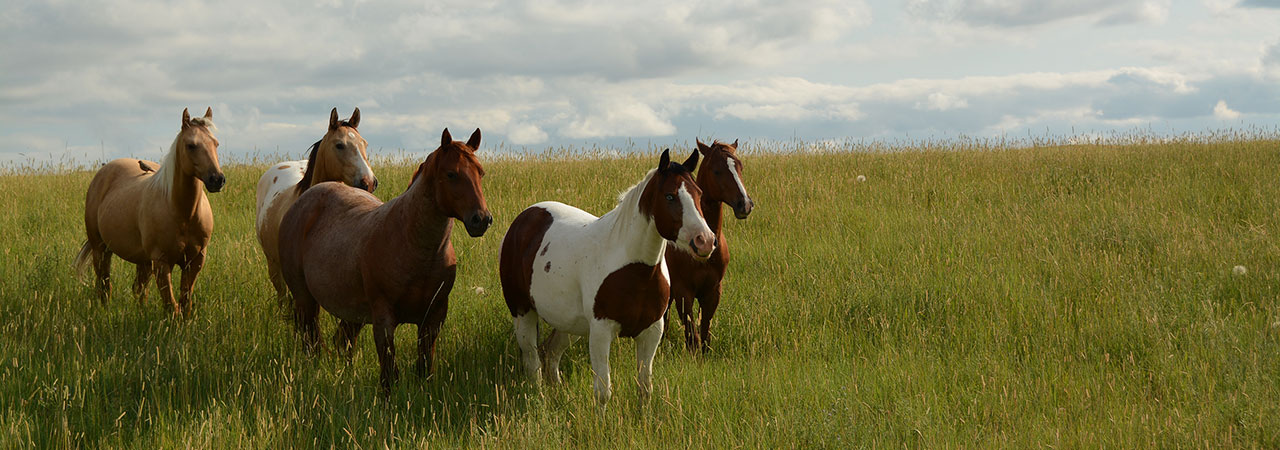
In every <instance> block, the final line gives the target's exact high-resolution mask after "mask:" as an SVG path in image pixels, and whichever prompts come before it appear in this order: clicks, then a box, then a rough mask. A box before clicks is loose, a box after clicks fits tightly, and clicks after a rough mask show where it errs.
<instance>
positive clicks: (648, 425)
mask: <svg viewBox="0 0 1280 450" xmlns="http://www.w3.org/2000/svg"><path fill="white" fill-rule="evenodd" d="M482 159H484V158H482ZM744 159H745V164H746V167H745V180H744V181H745V182H746V184H747V187H748V189H749V190H750V192H751V194H752V196H753V197H754V198H755V200H756V203H757V209H756V211H755V212H754V213H753V214H752V216H751V217H750V218H749V219H747V220H745V221H736V220H733V219H732V218H731V217H730V218H728V219H727V223H726V230H725V231H726V233H727V235H728V238H729V242H730V248H731V250H732V252H733V261H732V264H731V267H730V271H729V275H728V279H727V280H726V283H725V286H726V287H725V293H724V294H725V295H724V300H723V302H722V304H721V306H720V310H719V312H718V313H717V316H716V321H715V323H714V324H713V330H714V331H715V333H716V334H715V341H714V343H713V347H714V350H713V352H711V353H710V354H707V355H704V356H691V355H689V354H687V353H686V352H685V351H684V350H683V338H682V336H681V330H680V325H679V322H678V321H676V320H674V318H673V320H672V321H671V322H669V324H668V328H667V333H666V337H665V338H664V340H663V343H662V346H661V347H660V349H659V351H658V357H657V361H656V362H655V370H654V374H655V395H654V397H653V398H652V400H651V401H650V402H648V403H641V402H640V401H639V399H638V396H637V389H636V387H635V382H634V377H635V364H634V356H633V355H634V344H633V343H632V342H631V341H630V340H629V339H623V340H619V341H618V342H617V343H615V345H614V353H613V357H612V361H613V367H614V372H613V373H614V386H615V388H614V398H613V402H612V403H611V404H610V405H609V408H608V410H607V411H606V412H604V413H603V414H600V413H598V412H597V410H596V409H595V407H594V400H593V399H592V395H591V369H590V364H589V361H588V357H587V354H586V353H587V348H586V347H587V346H586V343H585V340H579V341H578V342H576V343H575V344H574V345H573V346H572V347H571V348H570V350H569V352H568V353H567V354H566V356H565V360H564V362H563V366H562V368H563V370H564V372H565V376H566V382H565V384H564V385H563V386H562V387H558V388H548V389H545V390H544V391H543V392H542V393H541V394H539V393H538V392H537V391H535V390H534V389H533V388H532V387H531V386H530V385H529V384H527V383H525V382H524V379H523V375H522V369H521V368H520V365H519V351H518V348H517V346H516V344H515V341H514V339H513V338H512V335H511V328H512V326H511V321H510V316H509V315H508V313H507V312H506V307H505V304H504V303H503V300H502V297H501V289H500V286H499V283H498V273H497V261H498V250H499V247H500V244H501V240H502V236H503V234H504V233H505V231H506V228H507V225H508V224H509V223H510V221H511V220H512V219H513V218H514V217H515V216H516V214H518V212H519V211H520V210H521V209H523V208H524V207H525V206H527V205H529V204H532V203H534V202H537V201H541V200H560V201H563V202H566V203H570V204H574V205H577V206H580V207H582V208H584V209H586V210H588V211H590V212H593V213H595V214H597V215H598V214H602V213H604V212H606V211H607V210H608V209H611V208H612V207H613V205H614V202H615V196H616V194H617V193H618V192H619V191H621V190H623V189H625V188H626V187H628V186H630V185H631V184H633V183H635V182H636V181H637V180H638V179H639V178H640V176H641V175H642V174H643V172H644V171H645V170H647V169H648V168H649V167H650V166H652V165H654V164H656V157H624V158H621V159H607V158H585V159H575V158H573V157H571V156H563V155H561V156H555V157H545V158H532V159H529V160H523V161H522V160H514V159H506V160H497V161H495V160H491V159H484V160H485V161H486V170H487V171H488V176H487V177H486V178H485V180H484V189H485V194H486V196H487V198H488V201H489V205H490V208H491V210H492V212H493V213H494V216H495V224H494V227H492V228H490V230H489V232H488V234H486V235H485V236H484V237H482V238H477V239H473V238H469V237H467V236H466V234H465V233H464V232H462V231H461V230H460V229H455V235H454V245H455V246H456V247H457V251H458V258H459V273H458V281H457V284H456V287H455V289H454V291H453V293H452V296H451V304H450V313H449V318H448V320H447V321H446V322H445V324H444V327H443V330H442V335H441V337H440V341H439V348H438V352H437V357H436V365H437V371H436V375H435V376H434V377H432V378H429V379H421V378H418V377H416V376H414V375H413V374H412V370H409V369H410V368H411V367H412V358H413V354H414V352H415V349H416V341H415V339H414V331H415V330H414V327H412V326H404V327H401V328H400V330H399V333H398V334H397V347H398V350H399V351H398V357H399V358H398V362H399V364H400V366H401V368H402V370H405V376H404V377H402V379H401V381H400V384H399V385H398V386H397V387H396V388H395V390H394V391H393V393H392V395H391V396H390V398H389V399H385V398H382V397H381V396H379V395H378V391H377V382H378V370H377V357H376V353H375V351H374V349H373V342H372V335H371V333H368V332H366V333H364V334H363V335H362V336H361V338H360V341H359V348H358V349H357V351H356V356H355V358H354V361H353V363H351V364H347V363H346V362H345V361H344V360H343V359H341V358H340V357H338V356H335V355H331V354H326V355H320V356H317V357H312V356H310V355H308V354H307V353H306V352H305V351H303V349H302V348H301V344H300V341H299V339H298V338H297V337H296V334H295V333H294V330H293V327H292V324H291V323H290V322H289V321H287V320H286V319H285V318H284V316H283V315H282V313H281V312H280V311H279V310H277V309H276V308H275V306H274V299H273V294H272V293H271V289H270V287H269V284H268V283H267V280H266V276H265V273H264V272H265V263H264V262H263V259H262V256H261V253H260V250H259V249H258V244H257V241H256V239H255V238H254V234H253V217H254V212H253V202H254V199H253V195H254V194H253V191H254V185H255V183H256V182H257V178H258V176H259V175H260V174H261V173H262V171H263V170H264V169H265V167H266V166H265V165H252V164H240V165H231V166H228V167H224V169H225V171H226V173H227V177H228V184H227V187H226V188H225V189H224V190H223V192H222V193H219V194H214V195H212V196H211V197H210V202H211V203H212V204H213V208H214V210H215V211H214V214H215V219H216V226H215V230H214V237H213V241H212V243H211V247H210V249H209V257H208V261H207V263H206V266H205V269H204V271H203V273H202V274H201V278H200V280H199V281H198V283H197V287H196V300H195V302H196V313H195V317H194V319H192V320H189V321H180V320H174V319H171V318H169V317H168V316H167V314H166V313H165V312H164V311H163V309H162V307H161V306H160V304H159V302H158V300H157V297H158V296H157V295H156V293H155V292H154V289H155V288H154V287H153V288H152V289H153V292H152V294H151V296H150V300H149V303H147V304H144V305H141V306H140V305H138V304H137V303H136V302H135V301H134V300H133V299H132V298H131V296H130V295H129V293H128V287H127V286H128V285H129V283H131V282H132V280H133V267H132V265H131V264H128V263H125V262H123V261H121V260H119V259H117V260H116V261H115V263H114V265H113V268H114V272H113V278H114V280H115V292H114V298H113V299H112V301H111V303H110V304H108V305H107V306H105V307H103V306H101V305H98V304H96V301H95V300H94V298H95V296H94V295H93V294H92V292H91V291H90V289H89V288H88V287H86V286H84V285H82V284H80V283H79V282H78V281H76V279H75V278H74V276H73V273H72V270H71V261H72V259H73V257H74V256H75V253H76V251H77V250H78V249H79V246H80V244H81V242H82V240H83V239H84V225H83V208H84V191H85V189H86V187H87V186H88V182H89V180H90V178H91V177H92V173H91V172H85V171H77V172H71V173H62V174H24V173H16V172H15V173H12V174H10V175H5V176H0V211H3V214H0V252H2V253H0V443H3V445H2V446H10V445H19V446H26V443H34V444H35V445H37V446H87V447H99V446H111V447H143V448H151V447H155V446H164V447H173V446H184V447H185V446H196V447H209V446H213V447H231V446H246V445H247V446H253V447H265V446H273V447H274V446H279V445H284V446H304V447H329V446H341V447H350V446H357V445H358V446H361V447H370V446H377V447H381V446H382V444H384V443H385V444H389V445H392V446H397V445H399V446H406V447H417V446H421V445H422V444H425V443H431V444H445V445H451V446H452V445H459V444H462V445H484V446H494V447H517V448H528V447H559V446H562V445H564V444H569V445H574V446H587V447H607V448H615V447H618V446H621V447H623V448H635V447H644V448H650V447H683V446H697V447H729V446H768V447H776V446H785V447H840V448H847V447H851V446H858V447H861V446H874V447H888V446H894V447H897V446H903V445H906V446H913V447H915V446H921V447H928V448H935V447H942V446H981V447H986V446H990V445H996V446H1016V447H1024V446H1030V445H1037V446H1039V445H1046V446H1054V447H1062V446H1066V447H1079V446H1090V447H1094V446H1106V447H1115V446H1124V447H1133V446H1138V447H1152V446H1161V447H1191V446H1205V445H1208V446H1210V447H1232V446H1239V447H1257V446H1260V447H1277V446H1280V272H1278V271H1277V268H1280V248H1278V244H1280V214H1278V213H1277V212H1278V211H1280V195H1278V194H1280V183H1277V174H1278V173H1280V144H1278V143H1277V142H1275V141H1269V140H1243V141H1232V142H1219V143H1212V142H1210V143H1205V142H1190V141H1186V142H1168V143H1153V144H1145V145H1126V146H1108V145H1085V146H1065V147H1042V148H1035V149H1023V150H999V151H984V150H981V149H979V150H969V151H943V150H920V151H904V152H894V153H829V154H828V153H817V154H807V153H798V152H783V153H775V152H768V151H756V152H751V153H748V154H747V155H745V156H744ZM415 165H416V163H413V162H407V161H406V162H400V163H388V164H380V165H376V166H375V170H376V171H377V173H378V176H379V178H380V180H381V183H382V185H381V187H380V189H379V191H378V193H377V194H378V196H379V197H382V198H384V199H387V198H390V197H391V196H394V195H398V194H399V193H400V192H402V191H403V190H404V188H405V185H406V184H407V183H408V180H409V175H410V173H411V171H412V169H413V167H414V166H415ZM857 175H865V176H866V181H865V182H858V181H857V180H856V178H855V177H856V176H857ZM459 228H460V227H459ZM1237 265H1240V266H1244V267H1245V268H1246V269H1247V273H1246V274H1244V275H1235V274H1233V271H1232V268H1233V267H1234V266H1237ZM153 286H154V284H153ZM476 288H480V289H476ZM322 316H323V322H322V324H323V325H324V326H325V328H324V330H323V331H324V332H325V333H326V335H327V334H329V333H331V330H332V327H333V321H332V319H331V318H330V317H328V316H327V315H324V314H322Z"/></svg>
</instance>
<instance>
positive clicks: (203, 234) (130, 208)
mask: <svg viewBox="0 0 1280 450" xmlns="http://www.w3.org/2000/svg"><path fill="white" fill-rule="evenodd" d="M214 130H215V127H214V126H213V108H209V109H207V110H205V113H204V117H196V118H192V117H191V115H190V113H188V112H187V110H186V109H183V110H182V131H179V132H178V137H176V138H174V139H173V145H170V146H169V153H168V154H167V155H166V156H165V158H164V163H162V164H159V165H158V168H157V164H156V163H154V162H151V161H140V160H137V159H133V158H120V159H116V160H113V161H111V162H109V163H107V164H106V165H104V166H103V167H102V169H100V170H98V173H97V174H96V175H94V176H93V181H92V182H90V183H89V193H88V195H86V196H85V205H84V226H85V231H87V233H88V237H89V239H88V241H86V242H85V243H84V245H83V246H81V247H80V254H79V255H77V256H76V267H77V269H78V270H79V271H80V272H81V273H83V272H84V266H85V264H87V263H89V262H92V263H93V270H94V272H95V274H96V280H97V287H98V296H99V297H100V298H101V299H102V302H103V303H106V301H107V298H108V297H109V296H110V295H111V255H112V254H113V253H114V254H116V255H120V257H121V258H123V259H124V260H125V261H129V262H131V263H134V264H137V265H138V272H137V278H136V279H135V280H134V283H133V294H134V295H135V296H137V297H138V302H139V303H142V302H143V301H144V300H145V299H146V294H147V283H148V281H149V280H150V278H151V274H152V272H153V271H154V272H155V276H156V285H157V286H159V288H160V297H161V299H162V300H163V301H164V304H165V305H167V306H169V307H170V308H171V309H172V310H173V313H174V314H175V315H177V314H188V315H189V314H190V312H191V290H192V288H193V287H194V286H195V282H196V275H197V274H199V273H200V268H201V267H203V266H204V253H205V246H206V245H208V243H209V235H210V234H212V233H213V211H212V210H211V209H209V199H208V198H206V197H205V194H204V189H208V190H209V192H218V191H219V190H221V189H222V185H223V184H225V183H226V181H227V179H226V177H225V176H223V175H222V169H221V168H220V167H219V166H218V139H217V138H215V137H213V131H214ZM175 264H176V265H179V266H182V285H181V286H180V287H179V290H180V295H179V297H178V301H177V302H175V301H174V300H173V291H172V290H171V288H170V281H171V280H170V278H169V275H170V272H171V271H172V270H173V266H174V265H175Z"/></svg>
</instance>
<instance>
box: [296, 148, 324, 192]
mask: <svg viewBox="0 0 1280 450" xmlns="http://www.w3.org/2000/svg"><path fill="white" fill-rule="evenodd" d="M321 141H323V139H321ZM319 151H320V141H316V143H314V144H311V156H308V157H307V171H306V172H304V173H303V174H302V180H301V181H298V186H297V187H296V188H294V189H297V191H298V195H302V192H303V191H306V190H307V188H309V187H311V179H312V178H314V177H315V172H316V153H318V152H319Z"/></svg>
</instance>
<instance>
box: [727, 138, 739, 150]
mask: <svg viewBox="0 0 1280 450" xmlns="http://www.w3.org/2000/svg"><path fill="white" fill-rule="evenodd" d="M729 146H730V147H733V149H734V150H737V149H738V140H737V139H734V140H733V144H730V145H729Z"/></svg>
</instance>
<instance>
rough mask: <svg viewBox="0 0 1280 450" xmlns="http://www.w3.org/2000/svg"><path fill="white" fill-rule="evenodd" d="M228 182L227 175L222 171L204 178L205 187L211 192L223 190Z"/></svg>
mask: <svg viewBox="0 0 1280 450" xmlns="http://www.w3.org/2000/svg"><path fill="white" fill-rule="evenodd" d="M226 184H227V177H226V176H225V175H223V174H221V173H215V174H213V175H209V176H207V177H205V179H204V187H205V189H208V190H209V192H218V191H221V190H222V186H224V185H226Z"/></svg>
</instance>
